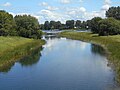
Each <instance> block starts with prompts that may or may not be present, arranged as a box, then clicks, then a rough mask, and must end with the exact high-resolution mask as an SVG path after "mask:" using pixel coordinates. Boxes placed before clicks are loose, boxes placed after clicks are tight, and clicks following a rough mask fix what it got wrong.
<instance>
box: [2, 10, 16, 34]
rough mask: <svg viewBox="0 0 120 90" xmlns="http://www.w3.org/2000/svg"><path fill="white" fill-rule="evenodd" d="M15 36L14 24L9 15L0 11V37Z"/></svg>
mask: <svg viewBox="0 0 120 90" xmlns="http://www.w3.org/2000/svg"><path fill="white" fill-rule="evenodd" d="M8 35H16V24H15V21H14V18H13V16H12V15H11V14H9V13H7V12H6V11H3V10H0V36H8Z"/></svg>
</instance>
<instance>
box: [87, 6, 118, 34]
mask: <svg viewBox="0 0 120 90" xmlns="http://www.w3.org/2000/svg"><path fill="white" fill-rule="evenodd" d="M106 17H107V18H105V19H102V18H101V17H94V18H93V19H91V20H88V27H89V28H90V29H91V31H92V32H93V33H98V34H99V35H100V36H107V35H117V34H120V7H119V6H118V7H111V8H109V10H108V11H106Z"/></svg>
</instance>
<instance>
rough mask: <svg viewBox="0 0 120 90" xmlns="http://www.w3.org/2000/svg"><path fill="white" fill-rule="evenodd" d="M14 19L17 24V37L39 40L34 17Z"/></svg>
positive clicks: (25, 16) (20, 16) (24, 16)
mask: <svg viewBox="0 0 120 90" xmlns="http://www.w3.org/2000/svg"><path fill="white" fill-rule="evenodd" d="M14 19H15V22H16V24H17V32H18V35H19V36H22V37H27V38H41V33H40V32H39V22H38V20H37V19H36V18H35V17H33V16H30V15H17V16H15V18H14ZM39 35H40V36H39Z"/></svg>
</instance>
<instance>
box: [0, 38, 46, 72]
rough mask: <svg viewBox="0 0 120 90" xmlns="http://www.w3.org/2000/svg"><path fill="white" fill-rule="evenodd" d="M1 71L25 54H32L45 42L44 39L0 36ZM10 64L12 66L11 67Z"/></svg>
mask: <svg viewBox="0 0 120 90" xmlns="http://www.w3.org/2000/svg"><path fill="white" fill-rule="evenodd" d="M0 43H2V44H0V71H1V70H3V69H5V68H8V67H9V65H10V64H11V65H12V64H13V63H15V62H16V61H17V60H18V59H20V58H21V57H23V56H26V55H29V54H31V52H33V51H34V50H35V49H38V48H39V47H41V46H42V45H43V44H45V41H44V40H35V39H28V38H23V37H11V36H9V37H3V36H1V37H0ZM11 65H10V67H11Z"/></svg>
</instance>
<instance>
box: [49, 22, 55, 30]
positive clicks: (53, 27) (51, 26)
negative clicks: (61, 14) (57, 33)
mask: <svg viewBox="0 0 120 90" xmlns="http://www.w3.org/2000/svg"><path fill="white" fill-rule="evenodd" d="M55 25H56V22H55V21H50V29H55V28H56V27H55Z"/></svg>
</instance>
